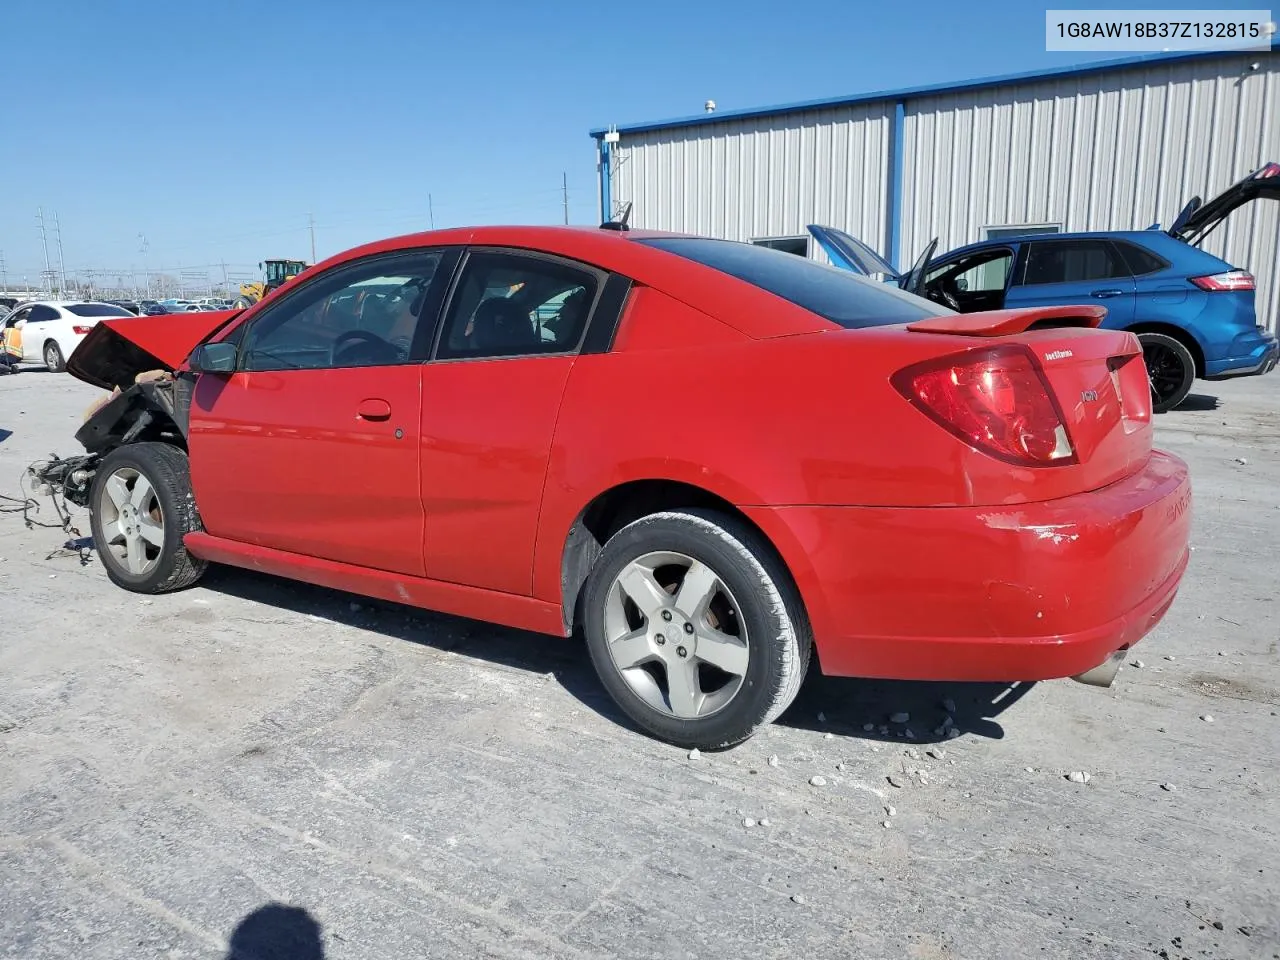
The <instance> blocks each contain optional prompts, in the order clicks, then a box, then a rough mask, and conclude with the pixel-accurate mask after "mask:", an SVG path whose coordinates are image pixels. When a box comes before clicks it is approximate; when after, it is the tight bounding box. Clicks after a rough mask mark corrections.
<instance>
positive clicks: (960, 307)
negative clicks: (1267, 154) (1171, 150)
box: [809, 163, 1280, 412]
mask: <svg viewBox="0 0 1280 960" xmlns="http://www.w3.org/2000/svg"><path fill="white" fill-rule="evenodd" d="M1260 198H1261V199H1272V200H1280V163H1269V164H1267V165H1266V166H1264V167H1262V168H1261V169H1259V170H1256V171H1254V172H1253V173H1251V174H1249V176H1247V177H1245V178H1244V179H1242V180H1240V181H1239V182H1237V183H1236V184H1234V185H1233V186H1232V187H1231V188H1230V189H1229V190H1227V191H1226V192H1225V193H1223V194H1221V195H1219V196H1217V197H1214V198H1213V199H1212V200H1210V201H1208V202H1207V203H1202V202H1201V200H1200V198H1199V197H1196V198H1195V199H1193V200H1192V201H1191V202H1190V203H1188V204H1187V205H1186V207H1185V208H1183V210H1182V212H1181V213H1180V214H1179V215H1178V217H1177V219H1176V220H1175V221H1174V223H1173V225H1172V226H1171V227H1169V229H1168V230H1160V229H1159V228H1158V227H1151V228H1149V229H1147V230H1125V231H1105V232H1095V233H1055V234H1036V235H1032V236H1023V237H1001V238H1000V239H998V240H987V241H983V242H981V243H974V244H970V245H969V246H966V247H961V248H959V249H958V250H952V251H951V252H949V253H947V254H945V255H943V256H941V257H938V258H936V259H935V258H934V257H933V253H934V250H935V249H936V248H937V240H934V241H933V243H931V244H930V245H929V247H928V248H927V249H926V250H925V251H924V253H922V254H921V256H920V258H919V259H918V260H917V261H916V263H915V264H914V265H913V266H912V268H911V270H909V271H908V272H907V273H898V272H896V271H895V270H894V269H893V268H892V267H891V266H890V265H889V264H888V263H887V262H886V261H885V260H884V259H883V258H882V257H880V256H879V255H878V254H876V253H875V252H874V251H873V250H871V249H870V248H868V247H867V246H866V245H865V244H863V243H861V242H859V241H858V240H857V239H855V238H854V237H851V236H849V235H848V234H847V233H843V232H842V231H839V230H835V229H833V228H831V227H821V226H816V225H812V226H810V227H809V230H810V232H811V233H812V234H813V235H814V237H815V238H816V239H817V240H818V242H819V243H820V244H821V245H822V247H823V249H824V250H826V252H827V255H828V256H829V257H830V258H831V260H832V262H833V263H834V264H836V265H837V266H841V267H845V268H846V269H850V270H855V271H857V272H859V273H865V274H868V275H876V274H881V275H883V276H884V277H885V278H886V279H887V280H888V281H890V282H896V283H898V285H899V286H901V287H902V288H903V289H905V290H908V291H910V292H912V293H916V294H919V295H920V296H924V297H927V298H929V299H930V300H933V301H935V302H937V303H940V304H942V305H944V306H947V307H950V308H951V309H952V310H956V311H959V312H960V313H972V312H975V311H979V310H1002V309H1007V308H1016V307H1032V306H1049V305H1058V304H1074V303H1097V302H1099V301H1101V302H1102V303H1104V304H1105V305H1106V307H1107V318H1106V320H1104V321H1103V323H1102V326H1104V327H1107V328H1111V329H1125V330H1132V331H1133V332H1134V333H1136V334H1137V336H1138V339H1139V340H1140V341H1141V343H1142V350H1143V357H1144V359H1145V361H1146V365H1147V375H1148V378H1149V380H1150V382H1151V394H1152V405H1153V408H1154V409H1155V411H1156V412H1163V411H1165V410H1169V409H1172V408H1173V407H1176V406H1177V405H1178V404H1179V403H1181V402H1182V401H1183V399H1185V398H1186V396H1187V394H1188V393H1189V392H1190V390H1191V385H1192V383H1193V381H1195V380H1196V379H1197V378H1201V379H1204V380H1224V379H1227V378H1228V377H1239V376H1250V375H1257V374H1264V373H1268V372H1270V371H1271V370H1272V369H1273V368H1274V367H1275V366H1276V362H1277V359H1280V344H1277V341H1276V338H1275V337H1274V336H1272V335H1271V334H1269V333H1267V332H1266V330H1265V329H1264V328H1262V327H1261V326H1259V325H1258V319H1257V311H1256V309H1255V304H1254V292H1255V291H1254V278H1253V275H1252V274H1251V273H1249V272H1248V271H1247V270H1243V269H1241V268H1239V267H1235V266H1233V265H1231V264H1229V263H1227V262H1226V261H1224V260H1221V259H1219V258H1218V257H1215V256H1213V255H1211V254H1208V253H1205V252H1204V251H1203V250H1201V249H1199V246H1198V245H1199V244H1200V242H1201V241H1203V240H1204V238H1205V237H1206V236H1208V235H1209V233H1211V232H1212V231H1213V230H1214V229H1215V228H1216V227H1217V226H1218V225H1219V224H1221V223H1222V222H1223V221H1224V220H1225V219H1226V217H1227V215H1228V214H1229V213H1231V211H1233V210H1235V209H1236V208H1237V207H1240V206H1242V205H1243V204H1246V203H1249V202H1251V201H1253V200H1257V199H1260Z"/></svg>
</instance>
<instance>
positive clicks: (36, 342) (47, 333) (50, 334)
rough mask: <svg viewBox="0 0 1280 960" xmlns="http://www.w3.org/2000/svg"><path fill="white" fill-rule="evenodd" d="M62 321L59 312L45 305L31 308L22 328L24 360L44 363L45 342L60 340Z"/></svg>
mask: <svg viewBox="0 0 1280 960" xmlns="http://www.w3.org/2000/svg"><path fill="white" fill-rule="evenodd" d="M61 320H62V318H61V317H60V316H59V315H58V311H57V310H55V309H53V307H50V306H46V305H45V304H43V303H37V304H34V305H33V306H32V307H31V308H30V310H29V312H28V313H27V318H26V322H25V323H24V324H23V326H22V359H23V360H29V361H34V362H37V363H42V362H43V361H44V345H45V342H46V341H48V340H55V341H56V340H57V339H58V333H59V329H60V328H61V327H62V323H61Z"/></svg>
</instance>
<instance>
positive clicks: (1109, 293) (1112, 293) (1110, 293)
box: [1093, 290, 1124, 299]
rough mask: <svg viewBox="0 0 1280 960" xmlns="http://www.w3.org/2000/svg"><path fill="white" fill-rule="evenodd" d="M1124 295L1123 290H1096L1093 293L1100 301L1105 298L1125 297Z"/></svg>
mask: <svg viewBox="0 0 1280 960" xmlns="http://www.w3.org/2000/svg"><path fill="white" fill-rule="evenodd" d="M1123 295H1124V291H1123V290H1095V291H1093V296H1095V297H1098V298H1099V299H1102V298H1104V297H1119V296H1123Z"/></svg>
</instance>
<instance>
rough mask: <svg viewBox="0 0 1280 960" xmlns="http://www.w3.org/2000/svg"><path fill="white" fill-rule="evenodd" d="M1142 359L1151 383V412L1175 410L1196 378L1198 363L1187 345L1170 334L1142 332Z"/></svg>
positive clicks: (1139, 338) (1140, 336)
mask: <svg viewBox="0 0 1280 960" xmlns="http://www.w3.org/2000/svg"><path fill="white" fill-rule="evenodd" d="M1138 342H1139V343H1141V344H1142V360H1143V362H1144V363H1145V364H1146V366H1147V380H1148V382H1149V383H1150V384H1151V409H1152V410H1153V411H1154V412H1155V413H1164V412H1165V411H1167V410H1172V409H1173V408H1174V407H1176V406H1177V405H1178V404H1180V403H1181V402H1182V401H1183V400H1185V399H1186V398H1187V394H1188V393H1190V392H1191V384H1192V383H1194V382H1195V379H1196V361H1195V358H1194V357H1193V356H1191V351H1190V350H1188V349H1187V348H1186V345H1185V344H1183V343H1182V342H1181V341H1179V340H1178V339H1176V338H1175V337H1171V336H1169V334H1167V333H1154V332H1151V333H1140V334H1138Z"/></svg>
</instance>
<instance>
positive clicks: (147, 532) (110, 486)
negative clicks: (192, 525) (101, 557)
mask: <svg viewBox="0 0 1280 960" xmlns="http://www.w3.org/2000/svg"><path fill="white" fill-rule="evenodd" d="M98 511H99V516H100V518H101V524H102V532H103V538H104V539H105V540H106V541H107V542H106V543H104V544H102V545H101V549H102V550H104V551H109V552H110V553H111V555H112V557H113V558H114V559H115V561H116V563H117V564H119V566H120V567H121V568H122V569H124V570H126V571H127V572H128V573H129V574H130V575H132V576H145V575H146V574H147V573H150V572H151V570H153V569H154V568H155V566H156V564H158V563H159V562H160V556H161V553H162V550H163V547H164V513H163V511H162V510H161V509H160V501H159V499H158V498H157V497H156V491H155V488H154V487H153V486H152V485H151V481H150V480H148V479H147V478H146V477H145V476H144V475H143V474H142V473H140V472H139V471H137V470H135V469H134V468H133V467H120V468H118V469H117V470H116V471H115V472H114V473H112V474H111V476H110V477H108V478H107V481H106V483H105V484H103V486H102V494H101V496H100V497H99V503H98Z"/></svg>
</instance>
